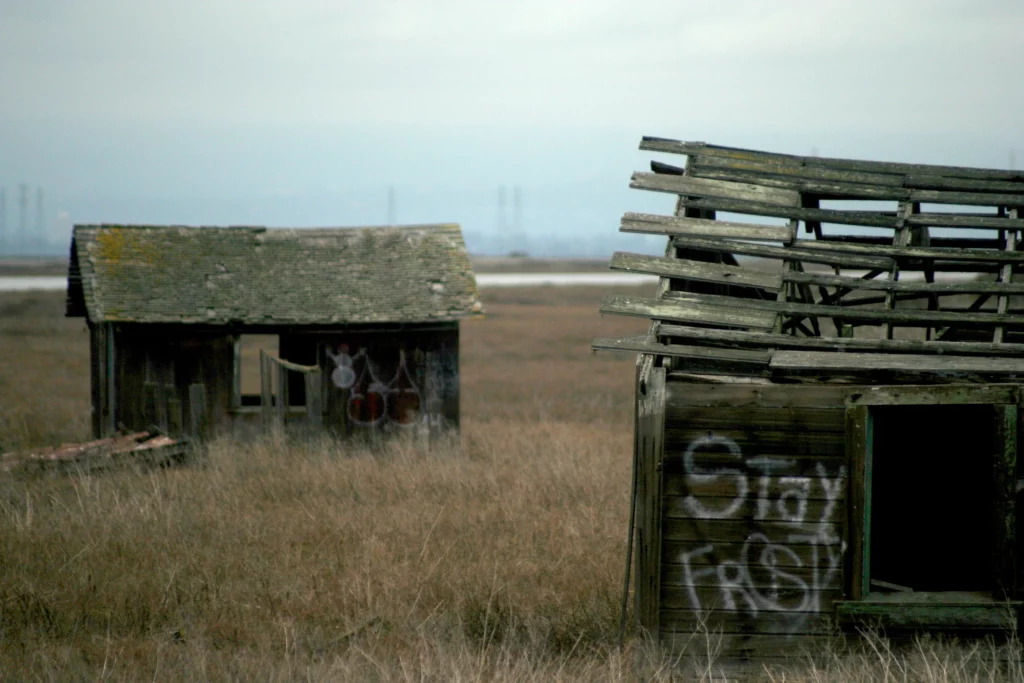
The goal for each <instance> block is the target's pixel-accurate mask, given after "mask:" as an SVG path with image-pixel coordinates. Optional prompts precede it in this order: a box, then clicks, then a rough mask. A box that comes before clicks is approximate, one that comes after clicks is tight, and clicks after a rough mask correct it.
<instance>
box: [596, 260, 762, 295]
mask: <svg viewBox="0 0 1024 683" xmlns="http://www.w3.org/2000/svg"><path fill="white" fill-rule="evenodd" d="M610 267H611V268H612V269H613V270H625V271H629V272H632V273H650V274H651V275H660V276H663V277H672V278H677V279H680V280H694V281H697V282H711V283H714V284H721V285H738V286H744V287H757V288H760V289H768V290H771V291H778V290H779V288H780V287H782V278H781V277H779V276H778V275H772V274H771V273H762V272H758V271H756V270H753V269H751V268H742V267H739V266H730V265H726V264H722V263H707V262H705V261H690V260H687V259H678V258H665V257H659V256H645V255H642V254H630V253H626V252H622V251H619V252H615V254H614V255H613V256H612V261H611V265H610Z"/></svg>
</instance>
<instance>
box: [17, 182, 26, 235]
mask: <svg viewBox="0 0 1024 683" xmlns="http://www.w3.org/2000/svg"><path fill="white" fill-rule="evenodd" d="M18 212H19V215H18V241H19V242H26V241H27V237H28V185H26V184H25V183H22V184H21V185H19V186H18Z"/></svg>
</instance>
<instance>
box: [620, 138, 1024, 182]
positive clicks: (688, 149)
mask: <svg viewBox="0 0 1024 683" xmlns="http://www.w3.org/2000/svg"><path fill="white" fill-rule="evenodd" d="M640 149H643V150H648V151H652V152H669V153H671V154H687V155H691V154H703V155H707V156H721V157H729V158H733V159H747V160H757V161H770V162H774V163H779V164H788V165H806V166H822V167H825V168H834V169H843V170H850V171H864V172H868V173H892V174H899V175H911V174H919V175H921V174H923V175H941V176H952V177H957V178H978V179H981V180H1015V181H1020V180H1024V171H1020V170H1016V171H1014V170H1004V169H995V168H975V167H970V166H943V165H937V164H910V163H902V162H893V161H866V160H862V159H843V158H838V157H817V156H814V157H811V156H798V155H795V154H779V153H777V152H761V151H758V150H752V149H742V148H738V147H724V146H721V145H709V144H707V143H705V142H684V141H681V140H671V139H668V138H658V137H649V136H645V137H644V138H643V139H642V140H641V142H640Z"/></svg>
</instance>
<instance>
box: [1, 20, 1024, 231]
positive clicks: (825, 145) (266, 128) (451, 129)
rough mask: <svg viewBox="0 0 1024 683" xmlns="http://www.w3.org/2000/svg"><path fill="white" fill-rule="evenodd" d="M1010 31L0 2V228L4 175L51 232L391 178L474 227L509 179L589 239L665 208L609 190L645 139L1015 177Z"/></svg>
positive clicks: (278, 210)
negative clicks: (30, 190) (34, 199)
mask: <svg viewBox="0 0 1024 683" xmlns="http://www.w3.org/2000/svg"><path fill="white" fill-rule="evenodd" d="M1022 30H1024V2H1020V0H996V1H991V2H986V1H983V0H974V1H966V0H965V1H953V0H928V1H926V0H901V1H899V2H894V1H892V0H877V1H876V0H858V1H852V0H851V1H849V2H834V1H829V0H807V1H805V0H793V1H788V2H782V1H778V2H765V1H763V0H759V1H754V0H751V1H745V0H715V1H707V2H705V1H693V0H664V1H662V0H658V1H655V2H625V1H617V2H613V1H610V0H588V1H587V2H558V1H557V0H525V1H523V0H520V1H518V2H502V3H497V2H488V1H485V0H429V1H427V0H422V1H419V2H413V1H411V0H408V1H407V0H365V1H363V2H348V1H344V0H331V1H328V0H289V1H287V2H285V1H284V0H280V1H276V2H271V1H269V0H244V1H243V0H238V1H236V2H230V1H227V0H175V1H174V2H160V3H151V2H139V1H138V0H91V1H90V2H85V1H84V0H79V1H75V0H0V186H6V187H7V188H8V191H7V195H8V201H7V204H8V212H7V213H8V224H10V223H11V222H13V221H14V217H13V215H12V214H13V211H14V208H13V207H14V201H13V197H12V193H13V189H12V188H14V186H16V185H17V184H18V183H20V182H26V183H29V184H30V185H31V186H33V187H35V186H42V187H44V188H45V190H46V196H47V204H48V206H50V205H52V207H53V208H52V211H51V213H54V214H55V213H56V211H58V210H64V211H65V212H67V213H69V214H70V215H71V217H72V219H73V220H81V221H136V222H154V223H162V222H185V223H197V222H198V223H260V224H270V225H282V224H294V225H310V224H312V225H346V224H360V223H381V222H384V221H385V220H386V215H387V214H386V211H387V207H386V191H387V187H388V185H393V186H394V187H395V188H396V189H395V192H396V196H397V205H398V218H399V220H400V221H402V222H420V221H435V220H437V221H440V220H445V221H457V222H461V223H463V226H464V229H466V230H467V231H471V232H477V233H481V234H484V233H487V232H488V231H494V230H495V229H496V227H497V224H498V222H499V219H498V218H497V213H496V208H495V207H496V194H497V187H498V185H500V184H505V185H507V186H509V187H511V186H513V185H520V186H521V187H522V188H523V189H522V192H523V197H524V223H525V228H526V230H527V231H528V232H530V231H536V232H538V233H551V232H552V231H555V232H559V233H561V234H564V235H567V236H570V237H571V236H572V235H575V234H576V233H578V232H581V231H583V232H588V231H589V233H588V234H594V235H597V236H598V237H600V236H602V235H608V234H613V233H614V232H615V229H616V225H617V219H618V216H619V214H621V213H622V211H624V210H630V209H634V210H636V209H649V208H651V207H652V206H653V207H654V208H655V209H657V207H659V206H661V204H664V201H665V200H664V198H661V199H660V200H659V198H657V197H655V198H646V197H644V196H643V195H642V193H639V192H636V191H632V192H630V191H629V190H627V189H626V185H627V183H628V178H629V174H630V172H631V171H633V170H637V169H640V168H643V167H644V166H645V164H646V161H647V160H648V158H649V157H650V155H649V154H643V153H639V152H637V151H636V146H637V143H638V142H639V139H640V137H641V136H642V135H645V134H646V135H659V136H664V137H674V138H681V139H691V140H706V141H709V142H715V143H718V144H725V145H735V146H747V147H755V148H761V149H769V150H773V151H780V152H792V153H797V154H807V153H811V152H812V151H817V152H818V153H820V154H822V155H827V156H851V157H865V158H879V159H891V160H906V161H924V162H941V163H950V164H953V163H962V164H971V165H985V166H998V167H1006V166H1008V165H1010V164H1011V163H1016V165H1017V166H1018V167H1019V166H1020V164H1021V163H1022V162H1024V87H1022V84H1024V48H1022V42H1021V40H1022V35H1024V34H1022ZM1013 158H1016V160H1017V161H1016V162H1014V161H1012V159H1013ZM509 196H511V194H509ZM659 201H660V202H661V204H659V203H658V202H659ZM666 210H667V209H666ZM51 219H52V217H51Z"/></svg>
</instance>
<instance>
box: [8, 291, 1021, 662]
mask: <svg viewBox="0 0 1024 683" xmlns="http://www.w3.org/2000/svg"><path fill="white" fill-rule="evenodd" d="M605 293H607V292H606V291H601V290H600V289H586V288H581V289H572V288H538V289H507V290H486V291H485V304H486V306H487V309H488V316H487V318H486V319H484V320H475V321H469V322H467V323H465V324H464V325H463V342H462V344H463V346H462V364H463V365H462V367H463V374H462V410H463V431H462V435H461V440H460V442H458V443H454V444H452V445H450V446H449V447H447V448H442V449H439V450H435V451H432V452H426V451H423V450H419V449H417V448H415V447H413V446H410V445H408V444H405V445H403V444H393V445H391V446H389V447H386V448H384V449H381V450H379V451H376V452H372V453H371V452H367V451H362V450H353V448H352V447H351V446H346V445H345V444H341V443H334V442H330V441H324V442H321V443H314V444H305V443H303V444H297V443H292V444H288V443H284V442H281V441H274V440H272V439H270V440H265V441H261V442H257V443H250V444H234V443H230V442H226V441H223V442H218V443H214V444H212V446H211V448H210V452H209V457H208V459H207V461H206V463H205V464H204V465H202V466H191V467H183V468H178V469H170V470H162V471H149V472H144V471H122V472H115V473H108V474H103V475H96V476H87V475H79V476H69V477H55V478H43V479H16V478H12V477H10V476H7V477H5V478H2V479H0V680H3V681H7V680H44V681H51V680H52V681H64V680H96V679H102V680H116V681H121V680H123V681H135V680H161V681H162V680H207V679H213V680H268V681H285V680H300V679H301V680H359V681H362V680H367V681H448V680H457V681H478V680H509V681H593V680H598V681H601V680H604V681H619V680H635V679H637V678H638V677H643V678H645V679H647V680H670V679H673V676H675V678H674V680H691V678H690V677H689V676H685V677H684V678H680V677H679V675H678V674H672V672H671V669H670V667H669V664H670V663H669V662H666V661H664V660H663V659H661V658H659V657H657V656H654V655H653V654H651V653H648V652H644V651H643V647H642V644H641V642H640V641H639V639H637V638H636V637H635V634H634V635H633V636H631V638H630V639H629V640H628V641H627V647H626V648H625V650H623V651H620V650H619V649H618V648H617V638H618V632H617V628H618V609H619V600H620V591H621V582H622V569H623V558H624V553H625V530H626V522H627V516H628V494H629V468H630V458H631V438H632V415H631V411H632V400H633V397H632V384H633V373H634V361H633V358H632V357H613V356H610V355H601V356H594V355H592V354H591V353H590V352H589V350H588V346H589V342H590V340H591V339H592V338H593V337H595V336H613V335H624V334H633V333H637V332H640V331H642V330H643V329H644V325H643V323H642V322H641V321H636V320H630V319H617V318H612V317H608V318H604V319H602V318H601V317H600V316H599V315H598V314H597V312H596V311H597V307H598V303H599V301H600V298H601V296H602V295H603V294H605ZM61 314H62V296H61V295H59V294H18V295H0V451H5V450H11V449H16V448H22V447H28V446H35V445H48V444H55V443H58V442H61V441H68V440H78V439H84V438H87V437H88V436H89V434H88V430H89V426H88V425H89V423H88V410H89V405H88V392H89V387H88V348H87V336H86V334H85V329H84V328H85V326H84V323H83V322H82V321H81V320H65V319H63V318H62V317H61ZM695 643H696V644H697V645H699V646H700V647H701V648H703V647H704V646H705V645H707V646H709V647H711V649H712V650H713V646H714V637H713V635H712V636H710V637H707V638H705V637H702V636H699V635H698V636H697V638H696V639H695ZM1008 652H1010V653H1015V652H1016V650H1009V651H1008V650H1006V649H1005V648H997V647H996V646H994V645H965V646H961V647H957V646H952V645H941V644H937V643H932V642H922V643H919V644H918V645H917V647H916V648H914V649H912V650H909V651H906V652H900V653H893V652H890V651H889V650H888V646H887V644H886V642H885V641H884V640H881V639H873V640H870V641H869V642H868V643H867V644H865V645H864V646H862V647H860V648H858V649H853V650H851V651H849V652H839V651H838V650H837V652H835V653H831V654H830V653H817V654H818V655H819V659H818V662H817V664H816V665H814V666H810V665H809V664H805V663H803V662H801V661H794V664H793V667H794V669H793V670H792V671H789V672H787V673H783V672H761V674H760V678H761V679H763V680H786V681H875V680H886V681H889V680H892V681H935V682H938V681H990V680H993V681H994V680H1024V678H1022V676H1021V673H1020V670H1019V667H1017V666H1016V665H1014V666H1011V665H1009V664H1006V657H1005V655H1006V654H1007V653H1008ZM1000 657H1002V658H1003V662H1004V663H1003V664H1001V665H1000V664H997V663H996V662H997V660H998V659H999V658H1000ZM1011 659H1013V661H1016V659H1015V658H1011ZM710 678H711V676H710V675H709V674H708V673H707V672H705V674H704V675H703V676H701V675H696V678H695V679H698V680H699V679H703V680H710Z"/></svg>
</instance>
